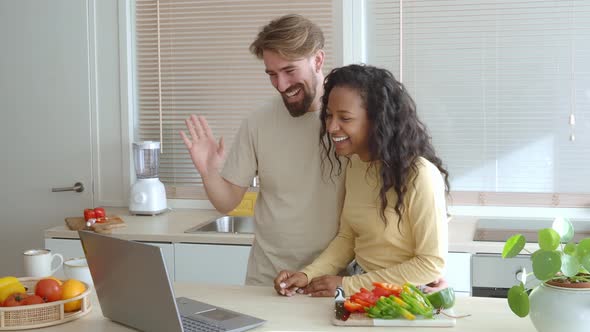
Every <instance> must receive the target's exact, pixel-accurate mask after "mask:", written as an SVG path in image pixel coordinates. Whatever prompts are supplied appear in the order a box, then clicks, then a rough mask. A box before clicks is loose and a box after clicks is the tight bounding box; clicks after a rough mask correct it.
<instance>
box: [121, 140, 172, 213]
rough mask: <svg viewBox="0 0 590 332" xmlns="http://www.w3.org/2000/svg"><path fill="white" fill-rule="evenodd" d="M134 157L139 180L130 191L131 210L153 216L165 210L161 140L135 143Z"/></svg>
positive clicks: (131, 211) (166, 207)
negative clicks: (159, 176) (159, 170)
mask: <svg viewBox="0 0 590 332" xmlns="http://www.w3.org/2000/svg"><path fill="white" fill-rule="evenodd" d="M133 159H134V161H135V174H136V175H137V180H136V181H135V183H134V184H133V186H132V187H131V192H130V193H129V212H130V213H131V214H139V215H152V216H153V215H156V214H160V213H162V212H165V211H166V210H167V209H168V206H167V203H166V188H164V184H163V183H162V182H161V181H160V179H159V178H158V168H159V166H160V142H154V141H143V142H137V143H133Z"/></svg>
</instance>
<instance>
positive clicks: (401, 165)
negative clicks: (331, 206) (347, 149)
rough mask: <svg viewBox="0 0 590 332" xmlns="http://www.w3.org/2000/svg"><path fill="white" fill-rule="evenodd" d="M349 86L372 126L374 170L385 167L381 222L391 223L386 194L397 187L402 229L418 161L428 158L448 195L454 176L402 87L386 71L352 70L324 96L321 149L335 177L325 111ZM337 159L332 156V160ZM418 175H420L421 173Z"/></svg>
mask: <svg viewBox="0 0 590 332" xmlns="http://www.w3.org/2000/svg"><path fill="white" fill-rule="evenodd" d="M342 86H344V87H348V88H351V89H355V90H357V91H358V92H359V94H360V96H361V98H362V99H363V104H364V107H365V109H366V111H367V117H368V119H369V124H370V132H369V135H368V138H369V153H370V159H371V165H372V166H374V165H375V162H381V171H380V175H381V180H382V181H381V182H382V186H381V190H380V192H379V196H380V198H381V218H382V219H383V220H384V222H387V220H386V217H385V208H386V207H387V205H388V202H387V195H386V194H387V192H388V191H389V190H390V189H391V188H393V190H395V192H396V194H397V202H396V203H395V207H394V208H395V211H396V212H397V214H398V228H399V226H400V223H401V217H402V214H403V212H404V204H403V200H404V196H405V194H406V192H407V190H408V185H409V184H410V182H412V183H413V181H414V180H415V178H414V179H408V177H409V175H410V172H411V171H414V173H416V172H417V165H416V159H417V158H418V157H424V158H426V159H428V160H429V161H430V162H431V163H433V164H434V165H435V166H436V167H437V168H438V170H439V171H440V172H441V173H442V174H443V175H444V181H445V189H446V192H447V193H448V192H449V180H448V179H449V173H448V172H447V170H446V169H445V168H444V167H443V165H442V161H441V159H440V158H438V157H437V156H436V153H435V151H434V147H433V146H432V143H431V138H430V136H429V135H428V132H427V129H426V126H425V125H424V124H423V123H422V122H421V121H420V120H419V119H418V114H417V113H416V104H415V103H414V100H412V97H410V95H409V94H408V91H407V90H406V89H405V87H404V86H403V84H402V83H400V82H398V81H397V80H396V79H395V77H394V76H393V74H391V72H389V71H388V70H386V69H380V68H376V67H373V66H368V65H349V66H345V67H341V68H335V69H334V70H332V71H331V72H330V74H329V75H328V76H326V79H325V80H324V95H323V96H322V109H321V113H320V119H321V120H322V128H321V132H320V145H321V146H322V151H323V158H322V164H323V165H324V166H325V163H324V161H325V160H328V161H329V164H330V174H331V175H334V174H335V173H336V174H341V173H342V161H341V160H340V159H339V158H338V156H337V155H336V151H335V149H334V146H333V143H332V140H331V139H330V138H329V133H328V131H327V128H326V116H327V113H326V108H327V105H328V99H329V97H330V92H331V91H332V89H333V88H334V87H342ZM332 156H333V157H332ZM416 174H417V173H416Z"/></svg>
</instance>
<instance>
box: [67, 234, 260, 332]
mask: <svg viewBox="0 0 590 332" xmlns="http://www.w3.org/2000/svg"><path fill="white" fill-rule="evenodd" d="M78 233H79V234H80V240H81V241H82V247H83V248H84V253H85V254H86V260H87V261H88V266H89V268H90V273H91V274H92V281H93V282H94V287H95V289H96V294H97V295H98V301H99V302H100V307H101V309H102V313H103V315H104V316H105V317H107V318H110V319H111V320H113V321H116V322H118V323H121V324H124V325H127V326H130V327H133V328H136V329H139V330H142V331H157V332H162V331H166V332H168V331H171V332H173V331H184V332H188V331H208V332H212V331H245V330H249V329H251V328H254V327H257V326H259V325H262V324H263V323H264V322H265V321H264V320H262V319H258V318H255V317H252V316H248V315H244V314H241V313H238V312H235V311H230V310H226V309H222V308H219V307H216V306H213V305H209V304H206V303H203V302H199V301H194V300H191V299H188V298H184V297H179V298H177V299H175V298H174V291H173V290H172V285H171V283H170V280H169V279H168V273H167V271H166V264H165V263H164V256H163V254H162V250H161V249H160V248H159V247H156V246H152V245H149V244H144V243H140V242H134V241H128V240H123V239H118V238H115V237H111V236H107V235H101V234H97V233H94V232H88V231H78Z"/></svg>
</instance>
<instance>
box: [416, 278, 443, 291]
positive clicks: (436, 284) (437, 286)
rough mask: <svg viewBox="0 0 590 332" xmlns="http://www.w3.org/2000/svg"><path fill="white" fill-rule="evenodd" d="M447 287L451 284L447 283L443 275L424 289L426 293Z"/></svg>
mask: <svg viewBox="0 0 590 332" xmlns="http://www.w3.org/2000/svg"><path fill="white" fill-rule="evenodd" d="M447 287H449V284H448V283H447V281H446V280H445V278H442V277H441V278H438V279H436V280H435V281H433V282H431V283H429V284H427V285H426V286H424V288H423V289H422V291H423V292H424V293H434V292H438V291H439V290H442V289H445V288H447Z"/></svg>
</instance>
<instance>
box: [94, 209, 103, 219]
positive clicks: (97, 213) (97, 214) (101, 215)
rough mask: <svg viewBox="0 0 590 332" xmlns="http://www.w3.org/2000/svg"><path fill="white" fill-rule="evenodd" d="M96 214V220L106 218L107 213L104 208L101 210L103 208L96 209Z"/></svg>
mask: <svg viewBox="0 0 590 332" xmlns="http://www.w3.org/2000/svg"><path fill="white" fill-rule="evenodd" d="M94 214H95V215H96V218H104V217H106V213H105V211H104V208H101V207H97V208H94Z"/></svg>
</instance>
